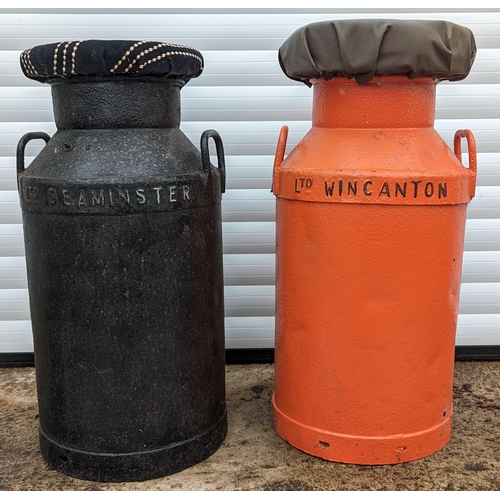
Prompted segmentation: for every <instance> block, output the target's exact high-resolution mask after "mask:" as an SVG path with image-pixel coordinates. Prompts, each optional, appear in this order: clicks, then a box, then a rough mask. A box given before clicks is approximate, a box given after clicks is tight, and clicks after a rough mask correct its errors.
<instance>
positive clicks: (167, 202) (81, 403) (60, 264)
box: [18, 42, 227, 481]
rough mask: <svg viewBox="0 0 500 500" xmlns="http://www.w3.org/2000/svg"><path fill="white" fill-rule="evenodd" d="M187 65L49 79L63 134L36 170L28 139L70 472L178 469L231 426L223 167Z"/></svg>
mask: <svg viewBox="0 0 500 500" xmlns="http://www.w3.org/2000/svg"><path fill="white" fill-rule="evenodd" d="M94 43H102V46H106V45H105V44H106V43H109V42H94ZM129 45H130V43H129V42H127V47H128V46H129ZM70 48H71V47H70ZM81 48H82V49H84V48H85V47H81ZM93 48H94V49H95V45H94V47H93ZM98 48H99V46H98ZM163 50H165V48H164V47H163ZM82 52H83V51H82ZM193 54H195V55H197V53H196V52H195V51H193ZM32 57H33V56H32ZM83 57H84V54H82V58H83ZM187 57H188V56H187ZM200 57H201V56H200ZM172 64H173V65H174V64H175V61H174V63H172ZM76 69H77V70H78V60H77V61H76ZM28 70H29V66H28ZM28 76H30V75H28ZM192 76H195V75H193V74H190V73H186V74H184V77H183V78H181V77H180V76H179V75H177V74H176V75H172V74H170V75H168V77H167V78H166V77H165V75H143V76H138V75H133V76H128V75H99V76H92V77H86V76H82V75H77V76H73V77H71V78H67V79H61V78H56V77H53V78H52V79H51V80H50V83H51V84H52V95H53V103H54V112H55V118H56V124H57V126H58V131H57V132H56V134H55V135H54V136H53V137H52V138H51V139H50V141H48V143H47V145H46V146H45V147H44V149H43V150H42V151H41V152H40V154H39V155H38V156H37V157H36V158H35V160H34V161H33V162H32V163H31V165H29V167H28V168H27V169H26V170H24V166H23V165H22V162H23V150H24V146H25V145H26V142H27V140H29V139H31V138H32V137H33V136H27V137H26V138H23V139H22V140H21V142H20V145H19V152H18V154H19V157H18V162H19V163H18V169H19V192H20V199H21V205H22V209H23V228H24V235H25V246H26V261H27V270H28V284H29V294H30V309H31V318H32V325H33V335H34V349H35V365H36V377H37V390H38V402H39V415H40V419H39V428H40V445H41V450H42V454H43V456H44V458H45V459H46V460H47V461H48V463H49V464H50V465H52V466H53V467H55V468H56V469H59V470H61V471H63V472H65V473H67V474H70V475H74V476H77V477H81V478H84V479H93V480H100V481H129V480H144V479H149V478H152V477H158V476H162V475H166V474H170V473H173V472H176V471H178V470H182V469H184V468H186V467H189V466H191V465H194V464H195V463H198V462H200V461H202V460H204V459H205V458H207V457H208V456H209V455H211V454H212V453H213V452H215V451H216V450H217V448H218V447H219V445H220V444H221V442H222V441H223V439H224V437H225V434H226V427H227V420H226V407H225V388H224V323H223V321H224V319H223V318H224V316H223V281H222V279H223V278H222V276H223V274H222V238H221V211H220V210H221V207H220V201H221V193H222V192H223V186H224V174H225V172H224V168H223V152H222V144H221V142H220V138H219V137H218V135H217V134H216V133H215V131H209V132H208V133H205V134H204V136H203V140H202V155H200V152H199V151H198V150H197V148H196V147H195V146H194V145H193V144H192V143H191V142H190V141H189V140H188V138H187V137H186V136H185V135H184V134H183V133H182V132H181V130H180V129H179V123H180V89H181V87H182V85H183V84H184V83H185V82H186V81H187V80H188V77H192ZM35 137H36V134H35ZM210 137H214V139H215V140H216V143H217V149H218V153H219V154H218V156H219V162H220V163H219V167H220V168H219V169H216V168H214V167H213V166H211V165H210V161H209V155H208V139H209V138H210ZM42 138H43V137H42ZM45 140H48V137H47V138H45ZM202 156H203V159H202Z"/></svg>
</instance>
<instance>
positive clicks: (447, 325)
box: [273, 76, 476, 464]
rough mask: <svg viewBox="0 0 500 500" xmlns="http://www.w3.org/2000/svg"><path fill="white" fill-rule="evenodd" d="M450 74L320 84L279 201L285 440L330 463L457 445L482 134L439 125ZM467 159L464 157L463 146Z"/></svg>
mask: <svg viewBox="0 0 500 500" xmlns="http://www.w3.org/2000/svg"><path fill="white" fill-rule="evenodd" d="M436 83H437V81H436V80H433V79H430V78H418V79H415V80H408V78H406V77H404V76H383V77H376V78H375V79H374V80H372V81H371V82H369V83H365V84H357V83H356V82H355V81H354V80H348V79H346V78H341V77H339V78H333V79H331V80H329V81H325V80H316V81H313V88H314V101H313V120H312V121H313V126H312V128H311V130H310V131H309V132H308V133H307V134H306V136H305V137H304V138H303V139H302V141H301V142H300V143H299V144H298V145H297V146H296V147H295V148H294V149H293V151H292V152H291V153H290V154H289V155H288V157H287V158H286V159H285V160H284V161H283V158H284V152H285V146H286V138H287V128H286V127H284V128H283V129H282V131H281V134H280V138H279V141H278V148H277V153H276V161H275V165H274V175H273V192H274V194H275V195H276V225H277V226H276V346H275V347H276V348H275V392H274V395H273V415H274V423H275V429H276V431H277V433H278V434H279V435H280V436H281V437H282V438H283V439H285V440H286V441H288V442H289V443H290V444H292V445H293V446H295V447H297V448H299V449H301V450H303V451H305V452H307V453H310V454H312V455H315V456H318V457H322V458H324V459H327V460H332V461H338V462H345V463H354V464H391V463H398V462H407V461H411V460H415V459H419V458H422V457H425V456H428V455H430V454H432V453H434V452H436V451H438V450H439V449H441V448H442V447H443V446H445V444H446V443H447V442H448V441H449V439H450V435H451V421H452V388H453V368H454V348H455V334H456V324H457V313H458V300H459V292H460V281H461V269H462V254H463V241H464V231H465V218H466V207H467V203H468V202H469V201H470V200H471V198H472V197H473V195H474V191H475V182H476V159H475V144H474V138H473V135H472V133H471V132H470V131H459V132H457V135H456V138H455V154H454V153H453V152H452V151H451V150H450V148H449V147H448V146H447V145H446V143H445V142H444V141H443V140H442V139H441V137H440V136H439V135H438V134H437V132H436V131H435V130H434V128H433V125H434V116H435V87H436ZM463 137H465V138H466V139H467V142H468V147H469V165H470V168H465V167H464V166H463V165H462V163H461V161H460V159H461V139H462V138H463Z"/></svg>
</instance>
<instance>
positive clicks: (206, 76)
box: [0, 9, 500, 354]
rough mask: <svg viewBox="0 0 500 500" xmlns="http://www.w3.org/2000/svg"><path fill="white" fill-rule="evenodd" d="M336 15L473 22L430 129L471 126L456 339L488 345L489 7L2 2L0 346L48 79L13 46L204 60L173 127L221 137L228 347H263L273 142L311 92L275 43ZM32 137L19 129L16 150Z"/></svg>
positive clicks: (15, 312) (496, 31)
mask: <svg viewBox="0 0 500 500" xmlns="http://www.w3.org/2000/svg"><path fill="white" fill-rule="evenodd" d="M339 18H345V19H353V18H398V19H443V20H448V21H452V22H455V23H458V24H462V25H464V26H467V27H469V28H470V29H471V30H472V31H473V32H474V35H475V37H476V43H477V46H478V53H477V57H476V62H475V64H474V66H473V68H472V71H471V73H470V75H469V76H468V78H467V79H465V80H464V81H461V82H454V83H447V82H443V83H441V84H439V85H438V92H437V93H438V97H437V119H436V129H437V131H438V132H439V133H440V134H441V135H442V137H443V138H444V140H445V141H446V142H447V143H448V145H450V147H452V140H453V134H454V132H455V131H456V130H457V129H461V128H469V129H471V130H472V131H473V133H474V134H475V137H476V141H477V148H478V172H479V175H478V187H477V191H476V198H475V199H474V200H473V201H472V203H471V204H470V207H469V212H468V220H467V229H466V242H465V255H464V266H463V276H462V289H461V297H460V315H459V326H458V335H457V345H459V346H499V345H500V9H495V10H492V9H490V10H486V9H482V10H479V9H478V10H474V9H468V10H464V9H460V10H456V11H452V10H450V9H446V10H442V11H438V10H433V11H431V12H429V11H425V10H422V9H406V10H405V9H399V10H394V11H390V10H387V9H384V10H381V9H379V10H377V9H363V10H359V9H357V10H351V11H349V10H348V9H328V10H319V9H309V10H308V9H265V10H264V9H261V10H252V9H200V10H197V9H161V10H147V9H146V10H139V9H134V10H130V9H128V10H127V9H124V10H119V9H114V10H111V9H109V10H107V9H106V10H104V9H92V10H89V9H66V10H65V9H45V10H44V9H33V10H29V9H17V10H16V9H0V354H1V353H30V352H32V351H33V344H32V338H31V327H30V317H29V306H28V292H27V283H26V270H25V262H24V245H23V236H22V224H21V212H20V208H19V200H18V195H17V191H16V176H15V170H16V168H15V150H16V144H17V141H18V140H19V138H20V137H21V136H22V135H23V134H25V133H26V132H30V131H45V132H47V133H49V134H53V133H54V132H55V125H54V123H53V114H52V104H51V98H50V88H49V86H47V85H42V84H39V83H37V82H34V81H32V80H28V79H27V78H25V77H24V76H23V74H22V72H21V69H20V66H19V54H20V52H21V51H22V50H24V49H26V48H29V47H32V46H34V45H39V44H44V43H51V42H57V41H66V40H68V41H69V40H80V39H81V40H83V39H91V38H99V39H130V40H154V41H166V42H171V43H177V44H182V45H190V46H193V47H195V48H196V49H198V50H199V51H201V52H202V54H203V56H204V58H205V70H204V72H203V73H202V75H201V76H200V77H199V78H197V79H194V80H191V82H190V83H189V84H188V85H186V86H185V87H184V89H183V90H182V93H181V96H182V124H181V128H182V130H183V131H184V133H186V135H187V136H188V137H189V138H190V139H191V141H192V142H193V143H194V144H196V145H197V146H198V145H199V144H198V141H199V137H200V135H201V132H202V131H204V130H205V129H208V128H215V129H216V130H217V131H218V132H219V133H220V134H221V136H222V139H223V142H224V147H225V152H226V166H227V190H226V194H225V195H224V198H223V230H224V272H225V301H226V348H228V349H235V348H271V347H273V344H274V230H275V225H274V204H275V199H274V196H273V195H272V193H271V192H270V187H271V173H272V164H273V156H274V152H275V147H276V141H277V137H278V132H279V129H280V127H281V126H282V125H284V124H287V125H289V127H290V136H289V140H288V148H287V153H288V152H289V151H290V150H291V149H292V148H293V147H294V146H295V144H296V143H297V142H298V141H299V140H300V139H301V138H302V136H303V135H304V134H305V133H306V131H307V130H308V129H309V127H310V115H311V97H312V91H311V90H310V89H308V88H307V87H306V86H305V85H302V84H299V83H297V82H293V81H292V80H289V79H288V78H287V77H285V75H284V74H283V73H282V71H281V69H280V67H279V64H278V61H277V50H278V48H279V47H280V45H281V44H282V43H283V42H284V40H285V39H286V38H288V36H289V35H290V34H291V33H292V32H293V31H294V30H295V29H296V28H298V27H300V26H303V25H304V24H308V23H310V22H315V21H323V20H328V19H339ZM40 148H41V144H40V145H37V144H36V142H32V143H30V145H29V146H28V148H27V151H26V156H27V158H26V160H27V164H29V162H30V161H31V160H32V159H33V157H34V156H36V154H37V152H38V151H39V150H40ZM464 158H465V160H466V159H467V157H466V155H464ZM213 163H214V164H216V160H215V158H214V160H213Z"/></svg>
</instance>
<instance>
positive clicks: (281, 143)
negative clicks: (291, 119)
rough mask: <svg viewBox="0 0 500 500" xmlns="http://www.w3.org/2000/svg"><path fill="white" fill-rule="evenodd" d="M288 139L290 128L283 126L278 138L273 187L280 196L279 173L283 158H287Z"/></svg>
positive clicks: (272, 189)
mask: <svg viewBox="0 0 500 500" xmlns="http://www.w3.org/2000/svg"><path fill="white" fill-rule="evenodd" d="M287 139H288V127H287V126H286V125H283V127H281V130H280V135H279V137H278V145H277V146H276V155H275V156H274V169H273V185H272V186H271V191H272V192H273V193H274V194H275V195H278V194H280V177H279V171H280V168H281V164H282V163H283V158H284V157H285V149H286V140H287Z"/></svg>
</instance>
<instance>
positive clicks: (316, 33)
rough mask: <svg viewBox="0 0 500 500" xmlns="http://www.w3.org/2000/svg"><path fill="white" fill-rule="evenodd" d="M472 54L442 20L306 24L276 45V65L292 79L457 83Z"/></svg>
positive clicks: (470, 39) (462, 31)
mask: <svg viewBox="0 0 500 500" xmlns="http://www.w3.org/2000/svg"><path fill="white" fill-rule="evenodd" d="M475 55H476V43H475V40H474V35H473V33H472V32H471V30H469V29H468V28H466V27H464V26H460V25H457V24H454V23H451V22H448V21H417V20H411V21H410V20H390V19H374V20H371V19H364V20H335V21H324V22H316V23H312V24H308V25H306V26H303V27H301V28H299V29H298V30H296V31H295V32H294V33H293V34H292V35H291V36H290V37H289V38H288V39H287V40H286V41H285V42H284V43H283V45H282V46H281V47H280V49H279V53H278V59H279V63H280V65H281V68H282V70H283V72H284V73H285V74H286V75H287V76H288V77H289V78H291V79H292V80H297V81H300V82H303V83H305V84H306V85H308V86H310V85H311V83H310V80H311V79H320V78H323V79H325V80H329V79H330V78H333V77H336V76H343V77H346V78H355V79H356V81H357V83H365V82H369V81H370V80H372V79H373V77H374V76H376V75H377V76H382V75H407V76H408V78H410V79H413V78H418V77H422V76H425V77H433V78H437V79H439V80H450V81H454V80H462V79H464V78H465V77H466V76H467V75H468V74H469V72H470V69H471V67H472V63H473V62H474V58H475Z"/></svg>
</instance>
